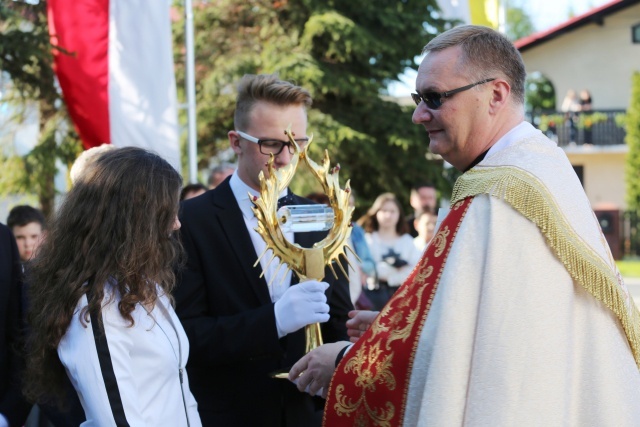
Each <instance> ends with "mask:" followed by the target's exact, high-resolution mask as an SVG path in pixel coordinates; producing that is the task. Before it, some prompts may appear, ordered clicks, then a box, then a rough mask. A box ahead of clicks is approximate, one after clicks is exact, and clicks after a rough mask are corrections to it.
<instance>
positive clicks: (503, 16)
mask: <svg viewBox="0 0 640 427" xmlns="http://www.w3.org/2000/svg"><path fill="white" fill-rule="evenodd" d="M498 31H500V32H501V33H502V34H506V33H507V0H502V1H500V0H498Z"/></svg>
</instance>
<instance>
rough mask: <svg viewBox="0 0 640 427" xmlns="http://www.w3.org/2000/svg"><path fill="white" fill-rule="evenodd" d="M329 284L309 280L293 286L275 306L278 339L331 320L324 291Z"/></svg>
mask: <svg viewBox="0 0 640 427" xmlns="http://www.w3.org/2000/svg"><path fill="white" fill-rule="evenodd" d="M328 287H329V284H328V283H326V282H318V281H317V280H309V281H306V282H301V283H299V284H297V285H294V286H291V287H290V288H289V289H287V290H286V291H285V293H284V294H283V295H282V298H280V299H279V300H278V301H276V303H275V305H274V311H275V315H276V327H277V328H278V338H282V337H284V336H285V335H287V334H290V333H292V332H295V331H297V330H298V329H300V328H302V327H304V326H307V325H310V324H312V323H322V322H326V321H328V320H329V305H328V304H327V296H326V295H325V294H324V291H326V290H327V288H328Z"/></svg>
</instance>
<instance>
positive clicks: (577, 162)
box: [565, 146, 628, 210]
mask: <svg viewBox="0 0 640 427" xmlns="http://www.w3.org/2000/svg"><path fill="white" fill-rule="evenodd" d="M590 151H591V152H589V151H586V150H582V151H580V152H576V151H572V150H571V148H567V149H566V150H565V152H566V153H567V157H569V161H570V162H571V164H572V165H574V166H582V167H583V180H582V184H583V186H584V189H585V192H586V193H587V197H588V198H589V201H590V202H591V207H593V208H597V207H598V206H599V205H604V204H607V205H615V206H616V207H617V208H619V209H623V210H624V209H625V207H626V203H625V191H626V185H625V180H624V164H625V158H626V155H627V151H628V150H627V147H626V146H616V147H610V148H603V149H598V148H597V147H593V148H592V150H590Z"/></svg>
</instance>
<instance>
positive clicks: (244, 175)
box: [228, 101, 307, 191]
mask: <svg viewBox="0 0 640 427" xmlns="http://www.w3.org/2000/svg"><path fill="white" fill-rule="evenodd" d="M249 118H250V120H249V126H248V127H247V128H246V129H236V130H232V131H229V134H228V135H229V142H230V144H231V148H232V149H233V151H234V152H235V153H236V154H237V155H238V176H239V177H240V179H242V181H243V182H244V183H245V184H247V185H248V186H250V187H251V188H253V189H254V190H258V191H259V190H260V180H259V179H258V176H259V174H260V171H262V172H264V175H265V177H268V176H269V172H268V169H267V162H268V161H269V155H268V154H263V152H265V153H266V152H267V151H268V149H267V148H266V146H265V145H263V147H262V151H263V152H261V148H260V144H258V143H256V142H252V141H250V140H248V139H247V138H245V137H243V136H242V135H240V134H239V133H238V132H237V131H241V132H243V133H244V134H246V135H249V136H251V137H254V138H257V139H259V140H261V141H262V140H270V142H269V144H272V142H273V141H276V145H277V141H283V142H287V141H288V138H287V136H286V135H285V133H284V132H285V130H286V129H287V128H288V126H289V125H291V131H292V132H293V134H294V138H296V139H299V138H300V139H301V138H306V135H307V112H306V110H305V108H304V106H302V105H297V104H292V105H287V106H281V105H275V104H272V103H268V102H264V101H258V102H256V103H255V104H254V105H253V107H252V108H251V112H250V114H249ZM301 148H303V147H301ZM292 157H293V156H292V154H291V153H290V151H289V147H288V146H285V147H283V149H282V151H280V153H278V154H276V155H274V162H273V165H274V167H275V168H276V169H279V168H281V167H283V166H287V165H288V164H289V163H290V162H291V159H292Z"/></svg>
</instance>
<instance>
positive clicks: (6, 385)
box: [0, 224, 30, 427]
mask: <svg viewBox="0 0 640 427" xmlns="http://www.w3.org/2000/svg"><path fill="white" fill-rule="evenodd" d="M21 283H22V270H21V267H20V256H19V254H18V247H17V246H16V241H15V239H14V238H13V234H11V231H10V230H9V228H8V227H7V226H5V225H3V224H0V414H2V415H4V416H5V417H6V418H7V419H8V421H9V425H10V426H11V427H13V426H22V425H23V424H24V421H25V420H26V418H27V415H28V413H29V409H30V405H28V404H27V402H26V401H25V400H24V398H23V397H22V394H21V393H20V382H19V378H20V371H21V370H22V369H23V364H22V357H20V354H19V352H20V350H21V348H22V347H21V346H22V341H23V340H22V336H21V316H22V313H21V298H20V292H21V290H20V286H21Z"/></svg>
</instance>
